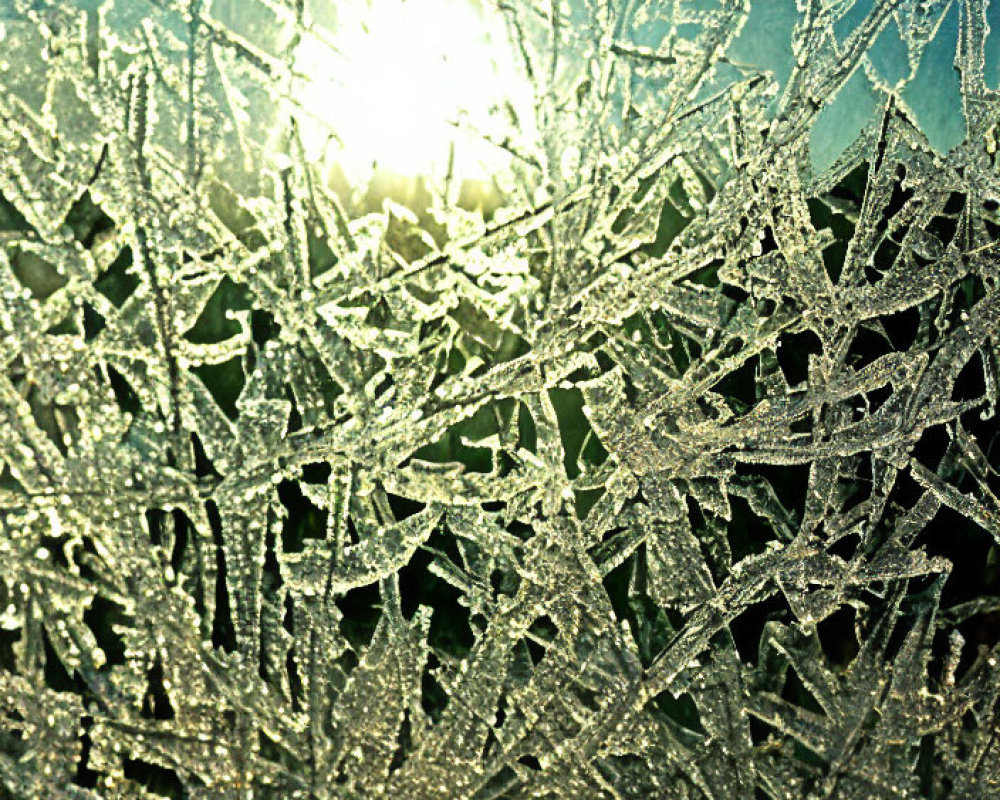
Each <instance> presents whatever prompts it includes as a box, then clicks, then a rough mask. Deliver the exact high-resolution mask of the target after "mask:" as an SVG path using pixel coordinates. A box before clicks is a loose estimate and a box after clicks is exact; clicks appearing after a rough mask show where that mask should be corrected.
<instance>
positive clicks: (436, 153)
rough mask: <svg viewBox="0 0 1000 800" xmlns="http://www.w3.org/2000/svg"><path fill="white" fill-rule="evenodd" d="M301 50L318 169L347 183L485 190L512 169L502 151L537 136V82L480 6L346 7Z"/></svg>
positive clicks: (298, 74) (300, 94)
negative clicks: (399, 180)
mask: <svg viewBox="0 0 1000 800" xmlns="http://www.w3.org/2000/svg"><path fill="white" fill-rule="evenodd" d="M337 15H338V17H337V25H336V29H335V30H329V31H328V30H325V29H319V28H314V29H313V30H312V31H311V32H308V33H306V34H304V35H303V36H302V38H301V40H300V41H299V43H298V45H297V47H296V48H295V50H294V60H293V64H292V69H293V73H294V76H295V77H294V79H293V90H292V99H293V101H294V108H293V113H295V115H296V118H297V121H298V124H299V129H300V133H301V135H302V138H303V141H304V143H305V144H306V148H307V151H309V152H311V154H312V157H314V158H324V159H329V160H330V161H331V162H334V163H337V164H339V165H340V167H341V168H342V169H343V170H344V171H345V172H347V173H348V175H349V177H350V176H352V175H353V176H354V177H363V176H364V175H366V174H367V175H370V174H371V171H372V170H373V169H374V168H376V167H377V168H381V169H387V170H390V171H392V172H395V173H398V174H400V175H435V174H437V175H443V174H445V172H446V171H447V170H448V169H449V165H450V169H451V171H452V174H453V175H454V176H456V177H459V178H473V179H482V178H485V177H488V176H490V175H492V174H496V172H497V171H498V170H502V169H503V168H504V167H505V166H506V165H507V163H508V162H509V158H510V156H509V154H508V153H507V151H506V150H505V149H504V148H503V147H502V146H500V145H501V143H502V142H503V141H504V139H506V138H507V137H509V136H510V135H511V129H512V128H516V135H517V136H519V137H520V138H521V139H523V138H524V137H525V136H526V135H529V133H530V130H531V129H532V127H533V120H532V117H533V114H532V107H533V95H532V90H531V86H530V83H529V82H528V80H527V78H526V77H524V74H523V72H522V71H521V70H520V69H519V68H518V65H517V63H516V61H515V58H514V50H513V48H512V47H511V45H510V42H509V40H508V39H507V35H506V29H505V27H504V24H503V19H502V17H501V16H500V14H499V12H496V11H495V10H488V9H486V8H484V7H483V6H481V5H479V4H478V3H477V2H474V0H359V1H358V2H353V3H350V2H349V3H345V4H344V5H343V6H338V8H337Z"/></svg>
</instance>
